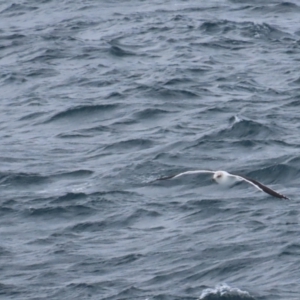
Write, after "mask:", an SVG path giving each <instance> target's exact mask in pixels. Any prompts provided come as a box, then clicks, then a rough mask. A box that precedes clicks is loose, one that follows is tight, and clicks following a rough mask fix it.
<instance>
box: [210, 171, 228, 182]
mask: <svg viewBox="0 0 300 300" xmlns="http://www.w3.org/2000/svg"><path fill="white" fill-rule="evenodd" d="M228 175H229V173H227V172H226V171H216V172H215V174H214V176H213V179H214V180H215V181H216V182H217V183H219V184H227V183H228Z"/></svg>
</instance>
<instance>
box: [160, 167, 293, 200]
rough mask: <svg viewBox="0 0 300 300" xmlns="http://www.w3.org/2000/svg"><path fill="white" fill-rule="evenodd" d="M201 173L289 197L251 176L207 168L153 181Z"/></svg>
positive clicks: (217, 179) (223, 182) (221, 182)
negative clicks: (240, 182)
mask: <svg viewBox="0 0 300 300" xmlns="http://www.w3.org/2000/svg"><path fill="white" fill-rule="evenodd" d="M201 173H207V174H213V179H214V180H215V181H216V182H217V183H219V184H221V185H232V184H234V183H236V182H239V181H245V182H247V183H249V184H251V185H252V186H254V187H255V188H257V189H258V190H260V191H262V192H265V193H267V194H269V195H271V196H273V197H276V198H280V199H289V198H288V197H286V196H284V195H282V194H280V193H278V192H276V191H274V190H272V189H271V188H269V187H267V186H265V185H263V184H262V183H260V182H258V181H256V180H254V179H251V178H248V177H245V176H241V175H234V174H230V173H228V172H226V171H208V170H195V171H186V172H182V173H179V174H176V175H171V176H165V177H160V178H158V179H156V180H154V181H158V180H167V179H173V178H177V177H181V176H183V175H188V174H201Z"/></svg>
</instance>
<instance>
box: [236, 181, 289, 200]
mask: <svg viewBox="0 0 300 300" xmlns="http://www.w3.org/2000/svg"><path fill="white" fill-rule="evenodd" d="M236 176H237V177H240V178H242V179H243V180H245V181H247V182H249V183H250V184H252V185H254V186H256V188H258V189H259V190H261V191H263V192H265V193H267V194H269V195H271V196H273V197H276V198H280V199H289V198H288V197H286V196H284V195H282V194H280V193H278V192H276V191H274V190H272V189H270V188H269V187H267V186H265V185H263V184H262V183H260V182H258V181H256V180H254V179H252V178H248V177H245V176H241V175H236Z"/></svg>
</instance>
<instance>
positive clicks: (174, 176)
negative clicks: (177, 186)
mask: <svg viewBox="0 0 300 300" xmlns="http://www.w3.org/2000/svg"><path fill="white" fill-rule="evenodd" d="M201 173H210V174H214V173H215V172H214V171H208V170H195V171H186V172H182V173H179V174H175V175H170V176H164V177H160V178H157V179H155V180H154V181H158V180H168V179H173V178H177V177H180V176H183V175H189V174H201Z"/></svg>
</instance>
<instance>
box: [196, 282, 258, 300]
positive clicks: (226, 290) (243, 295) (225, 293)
mask: <svg viewBox="0 0 300 300" xmlns="http://www.w3.org/2000/svg"><path fill="white" fill-rule="evenodd" d="M199 299H200V300H222V299H224V300H225V299H226V300H255V299H256V298H255V297H253V296H251V295H250V294H249V293H248V292H246V291H243V290H240V289H239V288H233V287H230V286H229V285H227V284H226V283H224V284H220V285H217V286H216V287H215V288H207V289H205V290H204V291H203V292H202V293H201V295H200V298H199Z"/></svg>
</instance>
